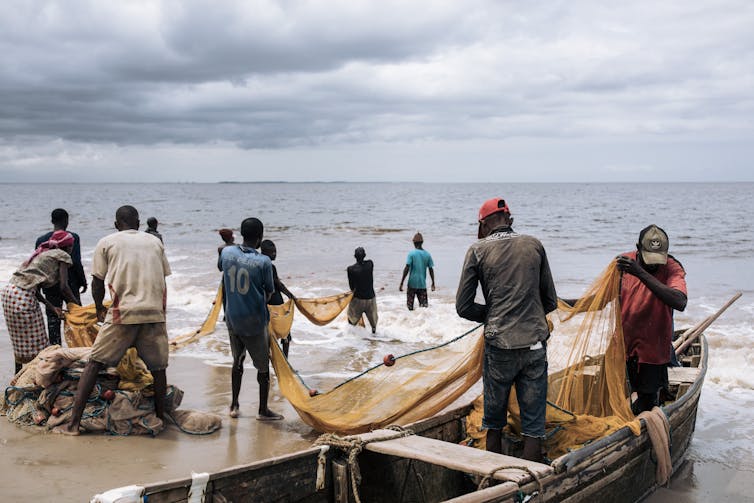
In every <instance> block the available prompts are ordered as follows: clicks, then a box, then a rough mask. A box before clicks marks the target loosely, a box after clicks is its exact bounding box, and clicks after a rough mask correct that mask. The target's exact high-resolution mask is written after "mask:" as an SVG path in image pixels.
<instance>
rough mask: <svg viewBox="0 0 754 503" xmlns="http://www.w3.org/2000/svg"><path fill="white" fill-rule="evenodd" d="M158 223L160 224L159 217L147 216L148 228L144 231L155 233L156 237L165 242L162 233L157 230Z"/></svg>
mask: <svg viewBox="0 0 754 503" xmlns="http://www.w3.org/2000/svg"><path fill="white" fill-rule="evenodd" d="M158 224H159V222H158V221H157V219H156V218H155V217H149V218H147V230H146V231H144V232H146V233H147V234H151V235H153V236H154V237H156V238H157V239H159V240H160V242H161V243H164V241H163V240H162V234H160V233H159V232H157V225H158Z"/></svg>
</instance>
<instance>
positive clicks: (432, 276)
mask: <svg viewBox="0 0 754 503" xmlns="http://www.w3.org/2000/svg"><path fill="white" fill-rule="evenodd" d="M429 277H430V278H432V291H433V292H434V291H435V270H434V269H433V268H431V267H430V268H429Z"/></svg>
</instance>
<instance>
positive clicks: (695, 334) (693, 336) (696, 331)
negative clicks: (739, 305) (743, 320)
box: [675, 292, 741, 356]
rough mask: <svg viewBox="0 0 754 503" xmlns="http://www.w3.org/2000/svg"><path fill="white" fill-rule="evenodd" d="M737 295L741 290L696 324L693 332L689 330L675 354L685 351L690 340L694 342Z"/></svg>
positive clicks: (739, 294)
mask: <svg viewBox="0 0 754 503" xmlns="http://www.w3.org/2000/svg"><path fill="white" fill-rule="evenodd" d="M739 297H741V292H738V293H736V294H735V295H734V296H733V297H731V298H730V300H729V301H728V302H726V303H725V305H723V307H721V308H720V309H718V310H717V312H716V313H715V314H713V315H712V316H710V317H708V318H707V319H706V320H704V321H703V322H702V323H700V324H699V325H698V326H696V327H695V328H694V329H693V332H691V333H690V334H689V335H688V337H686V340H685V341H683V343H682V344H681V345H680V346H678V348H676V350H675V354H676V356H678V355H681V354H683V352H684V351H686V348H688V347H689V346H690V345H691V343H692V342H694V341H695V340H696V339H697V338H698V337H699V336H700V335H701V334H702V333H703V332H704V331H705V330H707V328H708V327H709V326H710V325H712V322H713V321H715V320H716V319H717V318H719V317H720V315H721V314H723V313H724V312H725V310H726V309H728V308H729V307H730V306H731V304H733V303H734V302H735V301H737V300H738V298H739ZM684 335H685V334H684Z"/></svg>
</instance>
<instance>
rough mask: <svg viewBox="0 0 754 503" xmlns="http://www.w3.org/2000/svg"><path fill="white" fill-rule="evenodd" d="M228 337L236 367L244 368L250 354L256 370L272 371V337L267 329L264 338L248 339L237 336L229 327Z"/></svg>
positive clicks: (254, 337)
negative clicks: (247, 355)
mask: <svg viewBox="0 0 754 503" xmlns="http://www.w3.org/2000/svg"><path fill="white" fill-rule="evenodd" d="M228 337H229V339H230V351H231V353H232V354H233V366H234V367H237V366H240V367H243V362H244V360H245V359H246V353H247V352H248V353H249V356H251V362H252V363H253V364H254V368H255V369H257V370H258V371H259V372H269V371H270V336H269V334H268V333H267V330H266V329H265V331H264V335H262V336H251V337H248V336H242V335H237V334H236V333H234V332H233V330H232V329H231V328H230V327H228Z"/></svg>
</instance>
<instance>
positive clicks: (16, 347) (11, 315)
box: [0, 284, 50, 363]
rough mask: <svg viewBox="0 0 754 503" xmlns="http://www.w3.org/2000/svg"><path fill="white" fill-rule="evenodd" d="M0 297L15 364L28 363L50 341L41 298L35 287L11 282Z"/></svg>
mask: <svg viewBox="0 0 754 503" xmlns="http://www.w3.org/2000/svg"><path fill="white" fill-rule="evenodd" d="M0 300H2V303H3V314H4V315H5V323H6V325H8V334H9V335H10V340H11V343H12V344H13V354H14V356H15V359H16V363H28V362H30V361H31V360H33V359H34V357H35V356H37V353H39V352H40V351H42V350H43V349H44V348H46V347H47V346H48V345H49V343H50V341H49V339H48V338H47V331H46V329H45V320H44V317H43V316H42V308H41V306H40V305H39V301H38V300H37V298H36V297H35V296H34V292H33V291H32V290H24V289H23V288H19V287H17V286H16V285H12V284H8V285H6V286H5V287H4V288H3V289H2V291H0Z"/></svg>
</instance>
